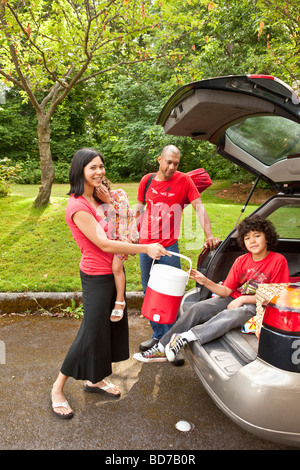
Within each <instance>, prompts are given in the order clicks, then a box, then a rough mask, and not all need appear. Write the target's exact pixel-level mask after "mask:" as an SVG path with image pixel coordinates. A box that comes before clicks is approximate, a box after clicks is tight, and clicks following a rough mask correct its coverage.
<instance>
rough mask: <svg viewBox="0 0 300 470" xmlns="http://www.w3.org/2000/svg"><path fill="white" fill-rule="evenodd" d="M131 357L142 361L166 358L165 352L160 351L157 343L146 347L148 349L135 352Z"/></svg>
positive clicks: (163, 359)
mask: <svg viewBox="0 0 300 470" xmlns="http://www.w3.org/2000/svg"><path fill="white" fill-rule="evenodd" d="M133 357H134V359H137V360H138V361H142V362H164V361H166V360H167V358H166V355H165V353H164V352H161V351H160V350H159V349H158V346H157V345H155V346H153V348H150V349H148V351H144V352H141V353H135V354H134V355H133Z"/></svg>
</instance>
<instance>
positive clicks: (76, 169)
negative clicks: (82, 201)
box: [68, 148, 104, 197]
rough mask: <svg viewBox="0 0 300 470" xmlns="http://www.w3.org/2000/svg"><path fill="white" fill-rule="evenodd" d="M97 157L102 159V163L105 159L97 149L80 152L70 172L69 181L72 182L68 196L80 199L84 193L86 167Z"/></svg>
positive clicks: (77, 153) (75, 157)
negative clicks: (84, 171) (72, 195)
mask: <svg viewBox="0 0 300 470" xmlns="http://www.w3.org/2000/svg"><path fill="white" fill-rule="evenodd" d="M95 157H100V158H101V160H102V163H104V159H103V157H102V155H101V154H100V153H99V152H98V151H97V150H95V149H92V148H82V149H80V150H78V151H77V152H76V153H75V155H74V157H73V160H72V163H71V167H70V171H69V181H70V190H69V192H68V195H69V196H70V195H71V194H74V196H75V197H79V196H81V195H82V194H83V192H84V174H83V170H84V167H85V166H86V165H87V164H88V163H90V161H92V160H93V159H94V158H95Z"/></svg>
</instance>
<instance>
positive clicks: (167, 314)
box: [142, 251, 192, 324]
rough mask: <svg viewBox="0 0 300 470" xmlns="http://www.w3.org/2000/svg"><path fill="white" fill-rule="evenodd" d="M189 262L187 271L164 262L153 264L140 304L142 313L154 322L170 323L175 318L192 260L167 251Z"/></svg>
mask: <svg viewBox="0 0 300 470" xmlns="http://www.w3.org/2000/svg"><path fill="white" fill-rule="evenodd" d="M169 253H170V254H171V255H172V256H173V255H175V256H180V257H181V258H184V259H186V260H187V261H189V263H190V269H189V271H188V272H185V271H183V270H182V269H179V268H175V267H173V266H168V265H166V264H154V261H153V263H152V267H151V270H150V277H149V281H148V285H147V289H146V293H145V297H144V301H143V305H142V315H143V316H144V317H145V318H148V320H151V321H153V322H155V323H164V324H170V323H173V322H174V321H175V320H176V317H177V314H178V310H179V307H180V304H181V300H182V297H183V296H184V292H185V287H186V285H187V282H188V280H189V275H190V271H191V267H192V262H191V260H190V259H189V258H187V257H186V256H183V255H180V254H178V253H173V252H172V251H169Z"/></svg>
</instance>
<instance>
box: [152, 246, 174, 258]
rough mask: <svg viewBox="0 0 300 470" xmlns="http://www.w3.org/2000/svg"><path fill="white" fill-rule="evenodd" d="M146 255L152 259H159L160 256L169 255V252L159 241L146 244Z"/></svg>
mask: <svg viewBox="0 0 300 470" xmlns="http://www.w3.org/2000/svg"><path fill="white" fill-rule="evenodd" d="M147 255H148V256H150V258H152V259H160V257H161V256H165V255H167V256H171V255H170V253H169V252H168V251H167V250H166V249H165V248H164V247H163V246H162V245H160V243H151V244H150V245H147Z"/></svg>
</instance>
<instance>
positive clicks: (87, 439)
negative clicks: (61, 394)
mask: <svg viewBox="0 0 300 470" xmlns="http://www.w3.org/2000/svg"><path fill="white" fill-rule="evenodd" d="M79 322H80V320H76V319H74V318H53V317H49V316H42V315H37V316H30V315H27V316H18V315H15V316H11V315H7V316H0V340H1V341H2V343H1V344H2V346H3V345H5V349H6V355H5V361H2V362H5V363H2V364H1V360H0V386H1V394H0V449H1V450H22V449H23V450H24V449H25V450H107V451H109V450H110V451H112V450H113V451H118V452H119V454H118V455H122V451H125V450H126V451H128V452H130V451H137V450H148V451H155V452H158V451H159V450H164V451H168V452H172V451H173V452H174V451H182V452H183V454H184V455H185V454H186V453H187V454H189V455H193V453H195V452H194V451H196V450H208V449H209V450H212V449H214V450H229V449H235V450H238V449H243V450H255V449H257V450H258V449H266V450H267V449H268V450H271V449H273V450H275V449H286V447H283V446H280V445H277V444H274V443H270V442H268V441H263V440H260V439H258V438H256V437H255V436H252V435H250V434H248V433H247V432H245V431H243V430H242V429H240V428H239V427H238V426H236V425H235V424H234V423H232V422H231V421H230V420H229V419H228V418H227V417H226V416H224V414H223V413H222V412H221V411H220V410H219V409H218V408H217V407H216V406H215V404H214V403H213V402H212V400H211V399H210V398H209V397H208V395H207V394H206V392H205V391H204V389H203V388H202V386H201V384H200V382H199V380H198V378H197V377H196V375H195V373H194V371H193V370H192V368H191V367H190V365H189V364H188V363H185V365H184V366H181V367H175V366H173V365H171V364H170V363H161V364H158V363H155V364H145V363H141V362H138V361H136V360H135V359H133V358H132V355H133V354H134V352H137V351H138V345H139V343H140V342H141V341H143V340H145V339H148V338H149V337H150V335H151V330H150V326H149V324H148V321H147V320H145V319H141V318H140V317H139V316H138V315H130V317H129V325H130V345H131V358H130V359H129V360H128V361H125V362H124V363H121V364H116V365H114V374H113V377H112V379H113V381H114V382H115V383H116V384H118V385H119V386H120V387H121V389H122V391H123V393H122V397H121V398H120V399H118V400H114V399H105V398H102V397H100V396H98V395H97V394H87V393H84V392H83V390H82V389H83V382H81V381H75V380H73V379H69V381H68V382H67V385H66V388H65V393H66V396H67V398H68V400H69V401H70V404H71V406H72V408H73V410H74V412H75V415H74V417H73V419H71V420H67V421H63V420H59V419H58V418H57V417H56V416H54V414H53V413H52V411H51V407H50V389H51V386H52V382H53V380H54V379H55V377H56V375H57V373H58V371H59V368H60V365H61V363H62V361H63V359H64V356H65V354H66V352H67V350H68V347H69V345H70V344H71V342H72V340H73V338H74V337H75V335H76V333H77V330H78V328H79ZM0 352H1V351H0ZM2 356H3V350H2ZM2 358H3V357H2ZM180 419H184V420H188V421H190V422H192V423H193V424H194V425H195V427H194V429H193V430H192V431H190V432H187V433H185V432H180V431H178V430H177V429H176V428H175V423H176V422H177V421H178V420H180ZM113 455H114V456H115V454H113ZM114 458H115V457H114ZM115 463H116V462H115ZM119 463H120V462H119Z"/></svg>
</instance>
